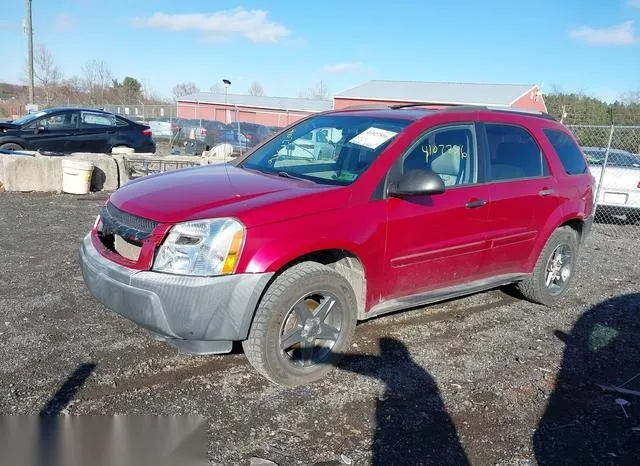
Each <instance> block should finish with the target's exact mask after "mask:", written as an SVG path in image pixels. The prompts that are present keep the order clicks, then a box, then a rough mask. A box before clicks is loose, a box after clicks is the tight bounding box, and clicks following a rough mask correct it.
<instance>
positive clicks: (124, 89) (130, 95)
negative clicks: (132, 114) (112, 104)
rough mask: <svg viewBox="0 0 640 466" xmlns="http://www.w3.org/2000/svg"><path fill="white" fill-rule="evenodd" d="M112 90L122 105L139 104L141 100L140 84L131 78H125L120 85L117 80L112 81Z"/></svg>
mask: <svg viewBox="0 0 640 466" xmlns="http://www.w3.org/2000/svg"><path fill="white" fill-rule="evenodd" d="M113 88H114V90H115V91H116V93H117V94H118V96H119V100H120V101H121V102H122V103H123V104H133V103H137V102H140V100H141V98H142V84H140V81H138V80H137V79H135V78H132V77H131V76H125V78H124V79H123V80H122V83H120V82H118V80H117V79H114V80H113Z"/></svg>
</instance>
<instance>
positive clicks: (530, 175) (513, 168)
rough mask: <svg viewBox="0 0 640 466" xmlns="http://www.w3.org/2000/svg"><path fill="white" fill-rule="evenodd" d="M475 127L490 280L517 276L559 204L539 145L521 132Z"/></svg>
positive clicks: (506, 126)
mask: <svg viewBox="0 0 640 466" xmlns="http://www.w3.org/2000/svg"><path fill="white" fill-rule="evenodd" d="M480 126H481V127H482V128H483V131H482V132H483V134H484V135H485V142H486V144H487V146H486V147H487V153H488V157H487V162H488V163H487V172H488V174H489V177H490V180H491V183H490V189H491V194H490V196H491V203H490V206H489V209H488V214H489V219H488V221H489V226H488V235H489V240H490V247H491V254H490V256H489V267H490V270H491V272H492V275H502V274H510V273H521V272H524V271H525V270H524V267H525V263H526V260H527V259H528V258H529V256H530V254H531V250H532V248H533V246H534V244H535V242H536V239H537V236H538V234H539V233H540V230H541V229H542V227H543V226H544V225H545V222H546V219H548V218H549V216H550V215H551V214H552V212H553V211H554V210H555V209H556V208H557V207H558V205H559V203H560V201H559V196H558V190H557V185H556V181H555V179H554V178H553V177H552V176H551V175H550V173H549V163H548V161H547V156H546V154H544V152H543V150H542V149H541V145H540V143H539V142H538V141H537V140H536V138H535V137H534V136H533V134H532V133H531V132H529V131H528V130H527V129H526V128H525V127H524V126H519V125H515V124H512V123H507V122H488V123H485V124H481V125H480Z"/></svg>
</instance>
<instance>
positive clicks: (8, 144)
mask: <svg viewBox="0 0 640 466" xmlns="http://www.w3.org/2000/svg"><path fill="white" fill-rule="evenodd" d="M0 149H3V150H24V147H22V146H21V145H20V144H16V143H15V142H5V143H4V144H0Z"/></svg>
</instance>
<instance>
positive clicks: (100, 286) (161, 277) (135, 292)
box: [80, 234, 273, 348]
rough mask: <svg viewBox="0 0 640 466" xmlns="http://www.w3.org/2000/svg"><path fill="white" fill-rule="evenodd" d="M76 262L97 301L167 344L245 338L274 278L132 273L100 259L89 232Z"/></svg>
mask: <svg viewBox="0 0 640 466" xmlns="http://www.w3.org/2000/svg"><path fill="white" fill-rule="evenodd" d="M80 264H81V266H82V276H83V277H84V281H85V283H86V285H87V287H88V288H89V291H90V292H91V294H93V296H94V297H95V298H96V299H97V300H98V301H100V302H101V303H102V304H104V305H105V306H106V307H108V308H109V309H111V310H113V311H114V312H116V313H118V314H120V315H122V316H123V317H126V318H127V319H129V320H132V321H134V322H136V323H137V324H138V325H140V326H141V327H144V328H146V329H147V330H150V331H151V332H153V333H154V334H156V335H157V336H161V337H164V338H167V339H168V340H170V339H183V340H195V341H203V342H204V341H220V342H224V341H227V342H231V341H238V340H244V339H246V337H247V335H248V334H249V327H250V326H251V320H252V319H253V314H254V312H255V309H256V307H257V305H258V301H259V299H260V296H261V295H262V292H263V291H264V289H265V287H266V286H267V283H268V282H269V280H270V279H271V277H272V276H273V274H272V273H261V274H237V275H227V276H220V277H189V276H178V275H169V274H164V273H157V272H147V271H138V270H133V269H129V268H126V267H122V266H120V265H118V264H116V263H114V262H112V261H110V260H108V259H106V258H105V257H103V256H102V255H100V253H99V252H98V251H97V250H96V249H95V247H94V246H93V244H92V242H91V237H90V234H89V235H87V236H86V237H85V238H84V240H83V242H82V246H81V248H80ZM188 346H189V345H187V347H188ZM227 346H229V347H230V345H222V346H221V347H223V348H226V347H227Z"/></svg>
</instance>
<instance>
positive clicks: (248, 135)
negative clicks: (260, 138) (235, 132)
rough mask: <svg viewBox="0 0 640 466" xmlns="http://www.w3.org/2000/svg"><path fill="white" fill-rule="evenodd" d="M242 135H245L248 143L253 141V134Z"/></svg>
mask: <svg viewBox="0 0 640 466" xmlns="http://www.w3.org/2000/svg"><path fill="white" fill-rule="evenodd" d="M242 134H243V135H244V137H245V138H247V141H251V140H253V134H244V133H242Z"/></svg>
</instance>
